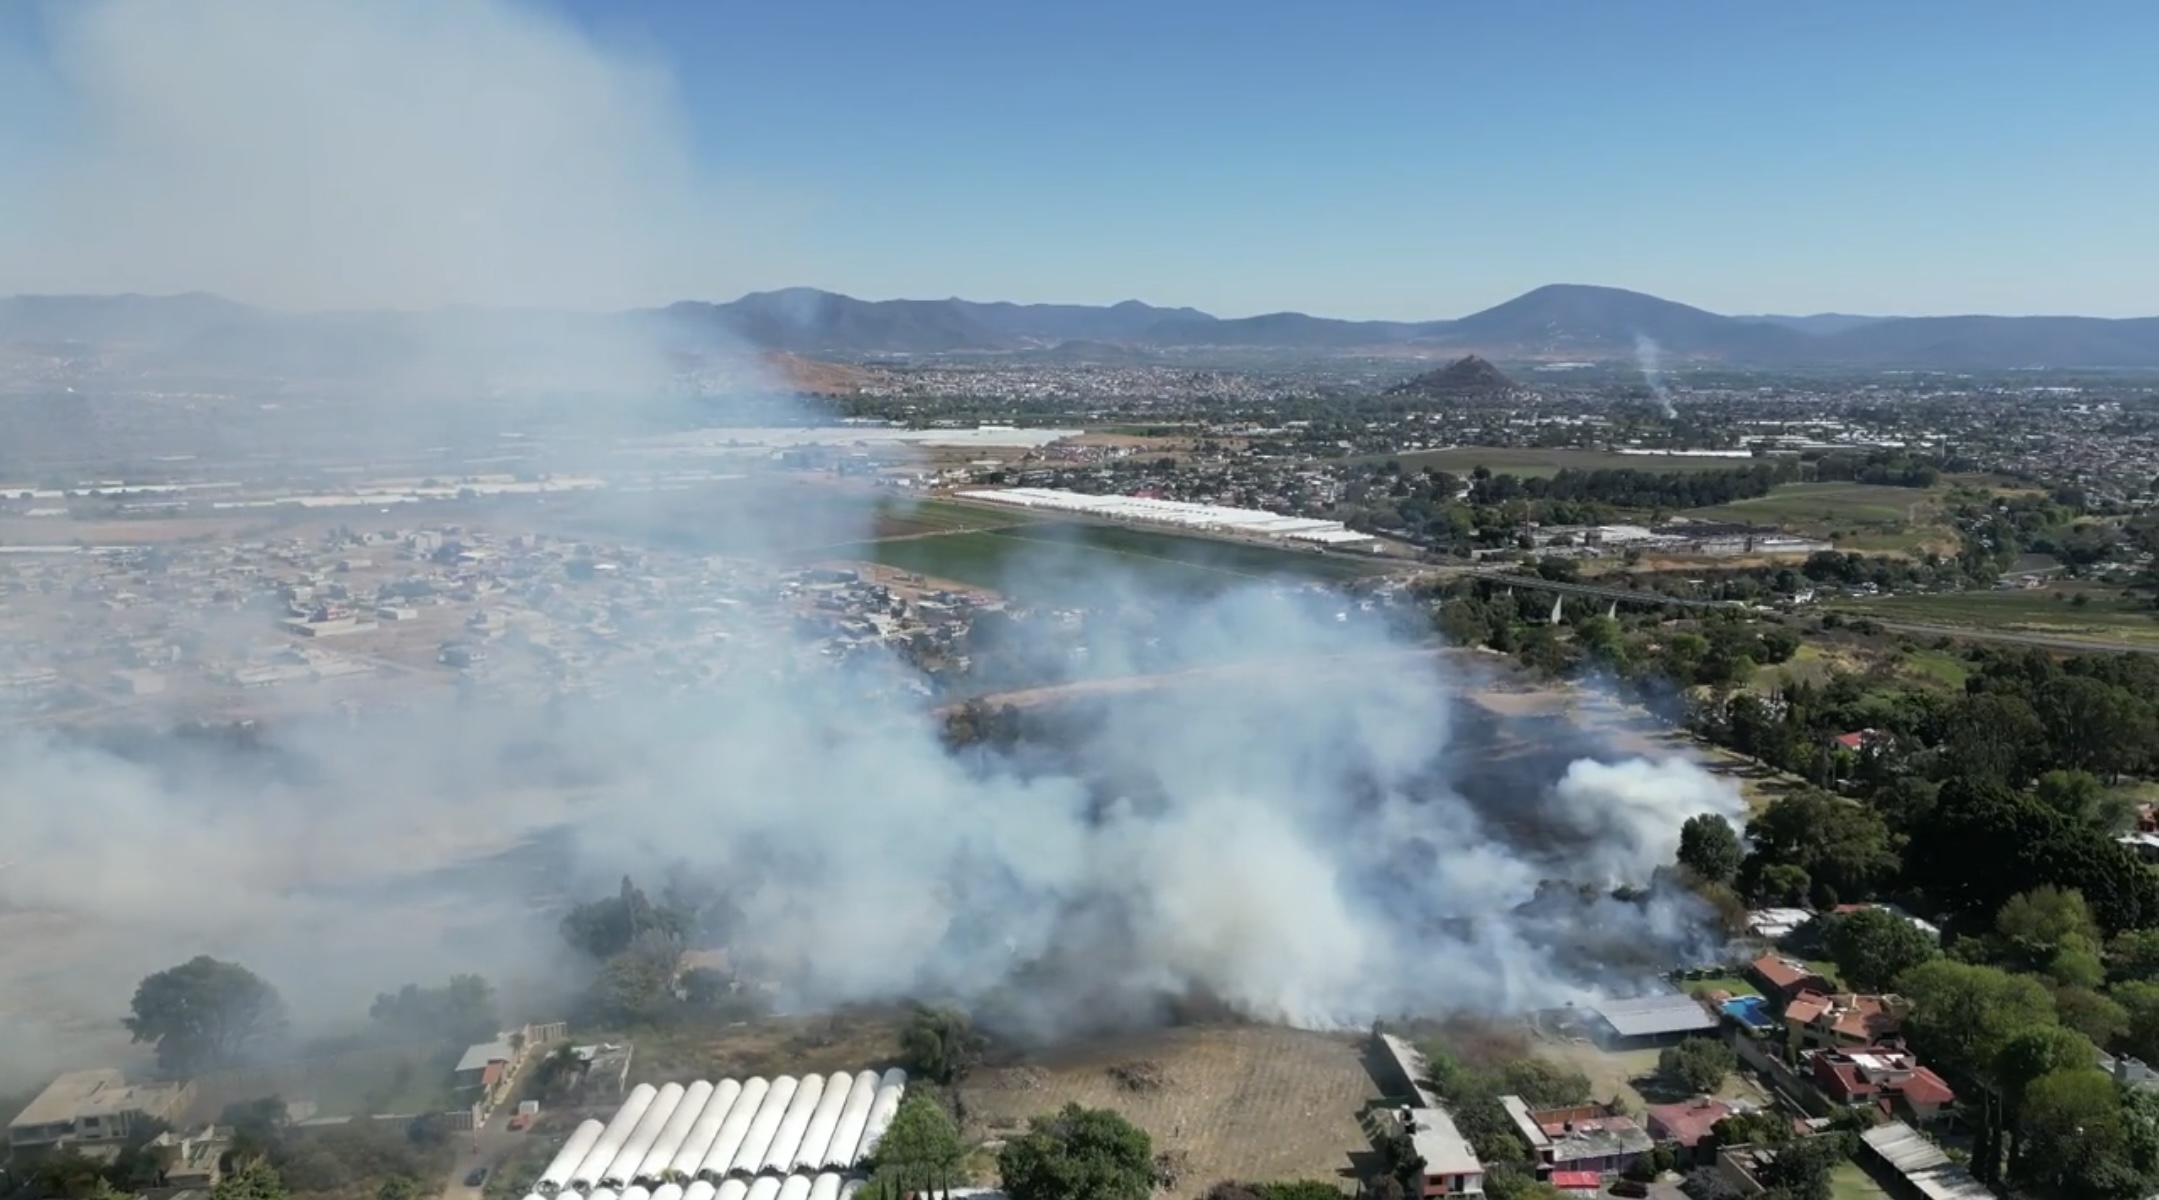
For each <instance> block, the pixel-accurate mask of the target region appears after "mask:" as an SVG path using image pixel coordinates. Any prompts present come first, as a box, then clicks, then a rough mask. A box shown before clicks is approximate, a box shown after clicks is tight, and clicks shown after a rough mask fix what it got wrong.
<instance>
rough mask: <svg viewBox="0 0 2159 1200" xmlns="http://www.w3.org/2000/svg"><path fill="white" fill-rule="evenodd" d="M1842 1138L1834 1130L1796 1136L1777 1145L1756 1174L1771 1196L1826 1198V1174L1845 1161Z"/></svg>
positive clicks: (1793, 1199) (1809, 1199)
mask: <svg viewBox="0 0 2159 1200" xmlns="http://www.w3.org/2000/svg"><path fill="white" fill-rule="evenodd" d="M1844 1158H1845V1147H1844V1139H1843V1138H1842V1137H1840V1136H1837V1135H1834V1134H1824V1135H1822V1136H1819V1137H1809V1138H1798V1139H1795V1140H1792V1141H1788V1142H1786V1143H1784V1145H1782V1146H1780V1147H1778V1149H1777V1152H1776V1153H1775V1154H1774V1155H1772V1156H1770V1158H1769V1161H1767V1162H1765V1163H1763V1164H1762V1167H1761V1170H1760V1171H1759V1172H1757V1174H1756V1178H1757V1179H1759V1180H1760V1181H1761V1184H1762V1187H1763V1189H1764V1190H1765V1191H1766V1192H1767V1193H1768V1194H1769V1195H1772V1196H1778V1197H1788V1198H1790V1200H1829V1176H1830V1173H1831V1172H1832V1171H1835V1170H1836V1169H1837V1164H1838V1163H1841V1162H1843V1161H1844Z"/></svg>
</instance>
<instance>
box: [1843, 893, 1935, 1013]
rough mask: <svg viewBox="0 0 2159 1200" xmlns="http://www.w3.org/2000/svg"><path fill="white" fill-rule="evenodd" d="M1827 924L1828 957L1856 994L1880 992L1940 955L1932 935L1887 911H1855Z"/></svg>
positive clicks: (1881, 909)
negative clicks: (1901, 976)
mask: <svg viewBox="0 0 2159 1200" xmlns="http://www.w3.org/2000/svg"><path fill="white" fill-rule="evenodd" d="M1826 924H1827V928H1826V929H1825V930H1824V940H1825V941H1826V942H1827V943H1828V945H1829V957H1830V958H1832V959H1834V960H1835V961H1836V964H1837V970H1838V972H1839V973H1841V974H1842V975H1843V976H1844V982H1845V983H1847V984H1849V985H1850V986H1851V987H1853V988H1856V989H1858V990H1859V991H1863V992H1879V991H1883V990H1885V989H1887V988H1888V987H1889V986H1890V985H1891V984H1892V983H1894V982H1895V981H1896V979H1897V977H1898V976H1899V975H1902V974H1904V973H1905V972H1906V971H1909V970H1911V969H1912V968H1913V967H1916V966H1918V965H1919V964H1921V963H1923V962H1926V961H1927V960H1929V959H1931V958H1934V957H1935V956H1937V955H1939V954H1940V953H1941V947H1939V946H1938V945H1936V944H1935V940H1934V935H1933V934H1931V933H1928V932H1927V931H1926V930H1924V929H1921V928H1919V926H1917V925H1914V924H1913V923H1911V922H1910V921H1907V920H1905V919H1904V918H1903V917H1901V916H1898V915H1897V914H1896V913H1893V912H1891V911H1889V910H1888V909H1886V908H1862V909H1858V910H1857V911H1854V912H1848V913H1844V914H1842V915H1841V916H1835V917H1831V918H1830V919H1829V921H1828V922H1827V923H1826Z"/></svg>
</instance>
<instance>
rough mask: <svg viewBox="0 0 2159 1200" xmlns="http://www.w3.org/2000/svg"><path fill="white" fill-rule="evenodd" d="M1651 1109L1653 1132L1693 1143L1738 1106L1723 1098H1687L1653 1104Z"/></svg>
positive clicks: (1667, 1139)
mask: <svg viewBox="0 0 2159 1200" xmlns="http://www.w3.org/2000/svg"><path fill="white" fill-rule="evenodd" d="M1648 1111H1649V1136H1651V1137H1653V1138H1656V1139H1657V1140H1658V1141H1664V1142H1678V1143H1679V1144H1680V1145H1682V1146H1689V1147H1691V1146H1695V1145H1697V1144H1699V1143H1700V1142H1701V1141H1702V1139H1704V1138H1706V1137H1708V1136H1709V1135H1710V1134H1711V1133H1712V1132H1713V1131H1714V1127H1715V1125H1716V1123H1717V1122H1719V1121H1721V1120H1723V1119H1724V1118H1726V1117H1729V1116H1731V1115H1732V1114H1733V1113H1735V1112H1737V1111H1738V1110H1737V1109H1735V1108H1733V1107H1732V1106H1731V1105H1730V1104H1727V1103H1725V1102H1724V1101H1722V1100H1687V1101H1682V1102H1681V1103H1678V1104H1652V1105H1650V1106H1649V1110H1648Z"/></svg>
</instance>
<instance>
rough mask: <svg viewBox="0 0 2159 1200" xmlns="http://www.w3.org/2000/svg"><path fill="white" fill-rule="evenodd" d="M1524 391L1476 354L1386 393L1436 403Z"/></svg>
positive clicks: (1397, 386)
mask: <svg viewBox="0 0 2159 1200" xmlns="http://www.w3.org/2000/svg"><path fill="white" fill-rule="evenodd" d="M1521 390H1523V389H1522V387H1521V386H1520V385H1519V384H1517V383H1515V382H1514V381H1513V380H1512V379H1509V378H1507V376H1506V375H1505V374H1504V373H1503V372H1501V371H1500V369H1499V368H1498V367H1495V366H1493V365H1492V364H1491V363H1488V362H1486V361H1484V360H1483V359H1481V358H1478V357H1477V356H1476V355H1474V354H1468V355H1464V356H1463V357H1461V358H1458V359H1455V360H1454V361H1453V362H1451V363H1448V364H1447V365H1446V366H1444V367H1441V368H1439V369H1438V370H1436V371H1426V372H1425V373H1424V374H1422V375H1419V376H1417V377H1416V378H1414V379H1406V380H1403V381H1402V382H1401V383H1398V384H1395V385H1394V386H1393V387H1391V388H1388V389H1387V394H1388V395H1390V396H1402V395H1414V396H1428V397H1430V398H1432V399H1434V400H1450V399H1470V398H1487V397H1492V396H1505V395H1509V394H1511V393H1514V392H1519V391H1521Z"/></svg>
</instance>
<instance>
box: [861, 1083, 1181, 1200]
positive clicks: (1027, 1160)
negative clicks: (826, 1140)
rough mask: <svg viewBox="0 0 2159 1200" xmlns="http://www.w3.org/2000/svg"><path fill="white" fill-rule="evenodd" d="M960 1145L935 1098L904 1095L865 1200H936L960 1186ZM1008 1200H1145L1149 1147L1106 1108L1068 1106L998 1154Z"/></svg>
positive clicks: (1151, 1183) (963, 1151)
mask: <svg viewBox="0 0 2159 1200" xmlns="http://www.w3.org/2000/svg"><path fill="white" fill-rule="evenodd" d="M966 1159H967V1146H966V1143H965V1142H963V1141H962V1140H961V1138H960V1134H959V1127H958V1126H957V1125H956V1124H955V1123H954V1122H953V1120H952V1115H951V1114H950V1113H948V1112H947V1111H946V1110H945V1108H944V1106H943V1105H942V1104H941V1103H940V1102H939V1100H938V1099H937V1097H936V1096H935V1095H934V1094H933V1093H931V1092H927V1091H921V1090H913V1089H911V1090H909V1092H908V1093H907V1096H906V1098H905V1099H904V1100H902V1101H901V1102H900V1109H899V1112H898V1113H897V1114H896V1115H895V1116H894V1117H893V1119H892V1124H891V1126H890V1127H889V1128H887V1129H886V1131H885V1135H884V1137H883V1139H882V1140H880V1141H879V1142H878V1144H877V1153H876V1154H875V1155H874V1156H873V1157H872V1160H871V1161H870V1163H869V1164H868V1167H869V1172H870V1178H869V1183H868V1184H867V1185H866V1187H865V1189H864V1195H865V1197H867V1198H868V1200H903V1198H904V1197H908V1196H914V1195H923V1196H928V1195H937V1194H941V1193H943V1192H944V1191H945V1190H946V1189H948V1188H950V1187H953V1186H954V1185H955V1184H957V1183H958V1182H960V1181H961V1179H962V1178H963V1177H964V1174H965V1165H966ZM997 1173H998V1176H999V1178H1000V1180H1001V1181H1002V1186H1003V1190H1004V1192H1005V1194H1006V1195H1008V1196H1010V1197H1012V1200H1147V1197H1149V1196H1151V1195H1153V1194H1154V1189H1155V1183H1156V1174H1157V1169H1156V1163H1155V1155H1154V1145H1153V1143H1152V1141H1151V1140H1150V1139H1149V1138H1148V1137H1147V1134H1146V1132H1145V1131H1143V1130H1141V1129H1140V1128H1139V1127H1137V1126H1135V1125H1133V1124H1132V1123H1131V1122H1130V1121H1127V1120H1125V1119H1124V1118H1123V1117H1121V1116H1119V1115H1118V1114H1116V1113H1114V1112H1111V1111H1109V1110H1108V1109H1095V1108H1084V1107H1081V1106H1080V1105H1078V1104H1067V1105H1066V1106H1065V1107H1064V1108H1063V1109H1061V1110H1060V1111H1058V1112H1056V1113H1054V1114H1052V1115H1050V1116H1047V1117H1037V1118H1035V1119H1034V1120H1033V1121H1032V1122H1030V1123H1029V1125H1028V1128H1027V1131H1026V1132H1025V1133H1023V1134H1021V1135H1020V1136H1018V1137H1015V1138H1011V1139H1009V1140H1007V1141H1006V1142H1005V1144H1004V1147H1003V1148H1002V1149H1000V1150H999V1151H998V1153H997Z"/></svg>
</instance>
